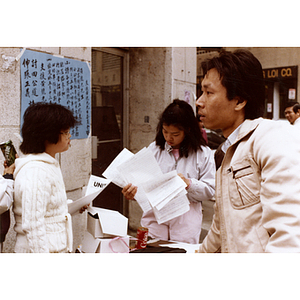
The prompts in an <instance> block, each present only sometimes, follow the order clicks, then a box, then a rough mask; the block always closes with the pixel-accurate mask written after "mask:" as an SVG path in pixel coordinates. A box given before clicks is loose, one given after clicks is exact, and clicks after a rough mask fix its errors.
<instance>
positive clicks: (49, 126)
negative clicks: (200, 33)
mask: <svg viewBox="0 0 300 300" xmlns="http://www.w3.org/2000/svg"><path fill="white" fill-rule="evenodd" d="M23 120H24V122H23V126H22V137H23V142H22V144H21V146H20V150H21V151H22V152H23V153H24V154H30V153H34V154H37V153H43V152H45V142H46V141H48V142H49V143H51V144H57V142H58V141H59V135H60V134H61V131H63V130H68V129H69V128H72V127H74V126H75V125H76V124H78V122H77V120H76V118H75V117H74V115H73V113H72V112H71V111H70V110H69V109H67V108H66V107H64V106H62V105H59V104H55V103H45V102H37V103H33V104H32V105H30V106H29V107H28V108H27V109H26V111H25V113H24V117H23Z"/></svg>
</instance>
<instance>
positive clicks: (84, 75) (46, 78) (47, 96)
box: [21, 50, 91, 139]
mask: <svg viewBox="0 0 300 300" xmlns="http://www.w3.org/2000/svg"><path fill="white" fill-rule="evenodd" d="M35 102H51V103H57V104H61V105H63V106H66V107H67V108H69V109H70V110H71V111H72V112H73V114H74V116H76V117H77V119H78V120H79V122H80V125H78V126H76V127H74V128H72V129H71V131H70V133H71V134H72V138H73V139H74V138H75V139H83V138H87V137H88V135H89V133H90V121H91V96H90V68H89V66H88V64H87V63H86V62H83V61H79V60H74V59H69V58H63V57H59V56H53V55H50V54H46V53H41V52H36V51H30V50H25V51H24V53H23V55H22V57H21V125H22V124H23V121H22V118H23V114H24V112H25V110H26V108H27V107H28V106H29V105H30V104H31V103H35Z"/></svg>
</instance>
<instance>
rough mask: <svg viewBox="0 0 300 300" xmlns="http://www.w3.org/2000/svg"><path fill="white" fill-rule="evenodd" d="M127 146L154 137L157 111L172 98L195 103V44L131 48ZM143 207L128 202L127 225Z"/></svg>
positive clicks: (133, 222) (136, 223) (137, 222)
mask: <svg viewBox="0 0 300 300" xmlns="http://www.w3.org/2000/svg"><path fill="white" fill-rule="evenodd" d="M129 55H130V56H129V74H130V82H129V85H130V92H129V93H130V96H129V146H128V148H129V150H130V151H132V152H133V153H136V152H137V151H139V150H141V149H142V148H143V147H147V146H148V145H149V144H150V143H151V142H152V141H153V140H154V138H155V133H156V126H157V123H158V118H159V115H160V114H161V113H162V112H163V110H164V109H165V107H166V106H168V105H169V104H170V103H171V102H172V100H173V99H175V98H179V99H181V100H185V97H186V95H188V98H189V101H190V104H191V105H192V106H193V107H194V103H195V97H194V96H193V95H195V94H196V71H197V63H196V62H197V60H196V59H197V58H196V48H183V47H178V48H162V47H153V48H151V47H146V48H130V50H129ZM141 216H142V210H141V208H140V207H139V205H138V204H137V203H136V202H135V201H130V203H129V227H130V228H131V229H132V230H134V231H136V228H137V227H138V226H140V219H141Z"/></svg>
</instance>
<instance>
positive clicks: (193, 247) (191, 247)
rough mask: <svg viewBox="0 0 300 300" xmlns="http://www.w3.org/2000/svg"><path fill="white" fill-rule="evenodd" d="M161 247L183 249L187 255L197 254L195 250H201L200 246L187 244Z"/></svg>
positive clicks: (178, 243) (162, 245)
mask: <svg viewBox="0 0 300 300" xmlns="http://www.w3.org/2000/svg"><path fill="white" fill-rule="evenodd" d="M159 246H161V247H169V248H181V249H185V250H186V253H195V250H198V249H199V246H200V244H187V243H181V242H173V243H171V244H161V245H159Z"/></svg>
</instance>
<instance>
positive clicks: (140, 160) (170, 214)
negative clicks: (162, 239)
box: [102, 148, 190, 224]
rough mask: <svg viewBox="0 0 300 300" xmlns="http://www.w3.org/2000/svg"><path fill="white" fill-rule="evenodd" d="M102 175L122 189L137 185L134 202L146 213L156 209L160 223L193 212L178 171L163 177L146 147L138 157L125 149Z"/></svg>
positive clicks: (155, 212) (137, 154)
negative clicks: (189, 211)
mask: <svg viewBox="0 0 300 300" xmlns="http://www.w3.org/2000/svg"><path fill="white" fill-rule="evenodd" d="M102 175H103V176H104V177H106V178H107V179H108V180H110V181H112V182H113V183H115V184H116V185H118V186H120V187H121V188H123V187H124V186H126V185H127V184H128V183H132V184H133V185H135V186H137V187H138V189H137V193H136V195H135V199H136V200H137V202H138V203H139V205H140V207H141V208H142V210H143V212H147V211H149V210H151V209H153V212H154V215H155V217H156V220H157V222H158V224H161V223H164V222H166V221H169V220H171V219H173V218H175V217H178V216H180V215H182V214H184V213H186V212H187V211H188V210H189V209H190V207H189V200H188V198H187V196H186V193H187V192H186V190H185V188H186V184H185V182H184V181H183V180H182V179H181V178H180V177H179V176H178V175H177V172H176V171H172V172H169V173H166V174H163V173H162V171H161V169H160V167H159V165H158V163H157V161H156V159H155V157H154V156H153V154H152V152H151V150H149V149H147V148H143V149H142V150H140V151H139V152H138V153H136V154H133V153H131V152H130V151H129V150H128V149H126V148H124V149H123V150H122V151H121V152H120V153H119V155H118V156H117V157H116V158H115V159H114V160H113V162H112V163H111V164H110V165H109V167H108V168H107V169H106V170H105V171H104V172H103V174H102Z"/></svg>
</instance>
